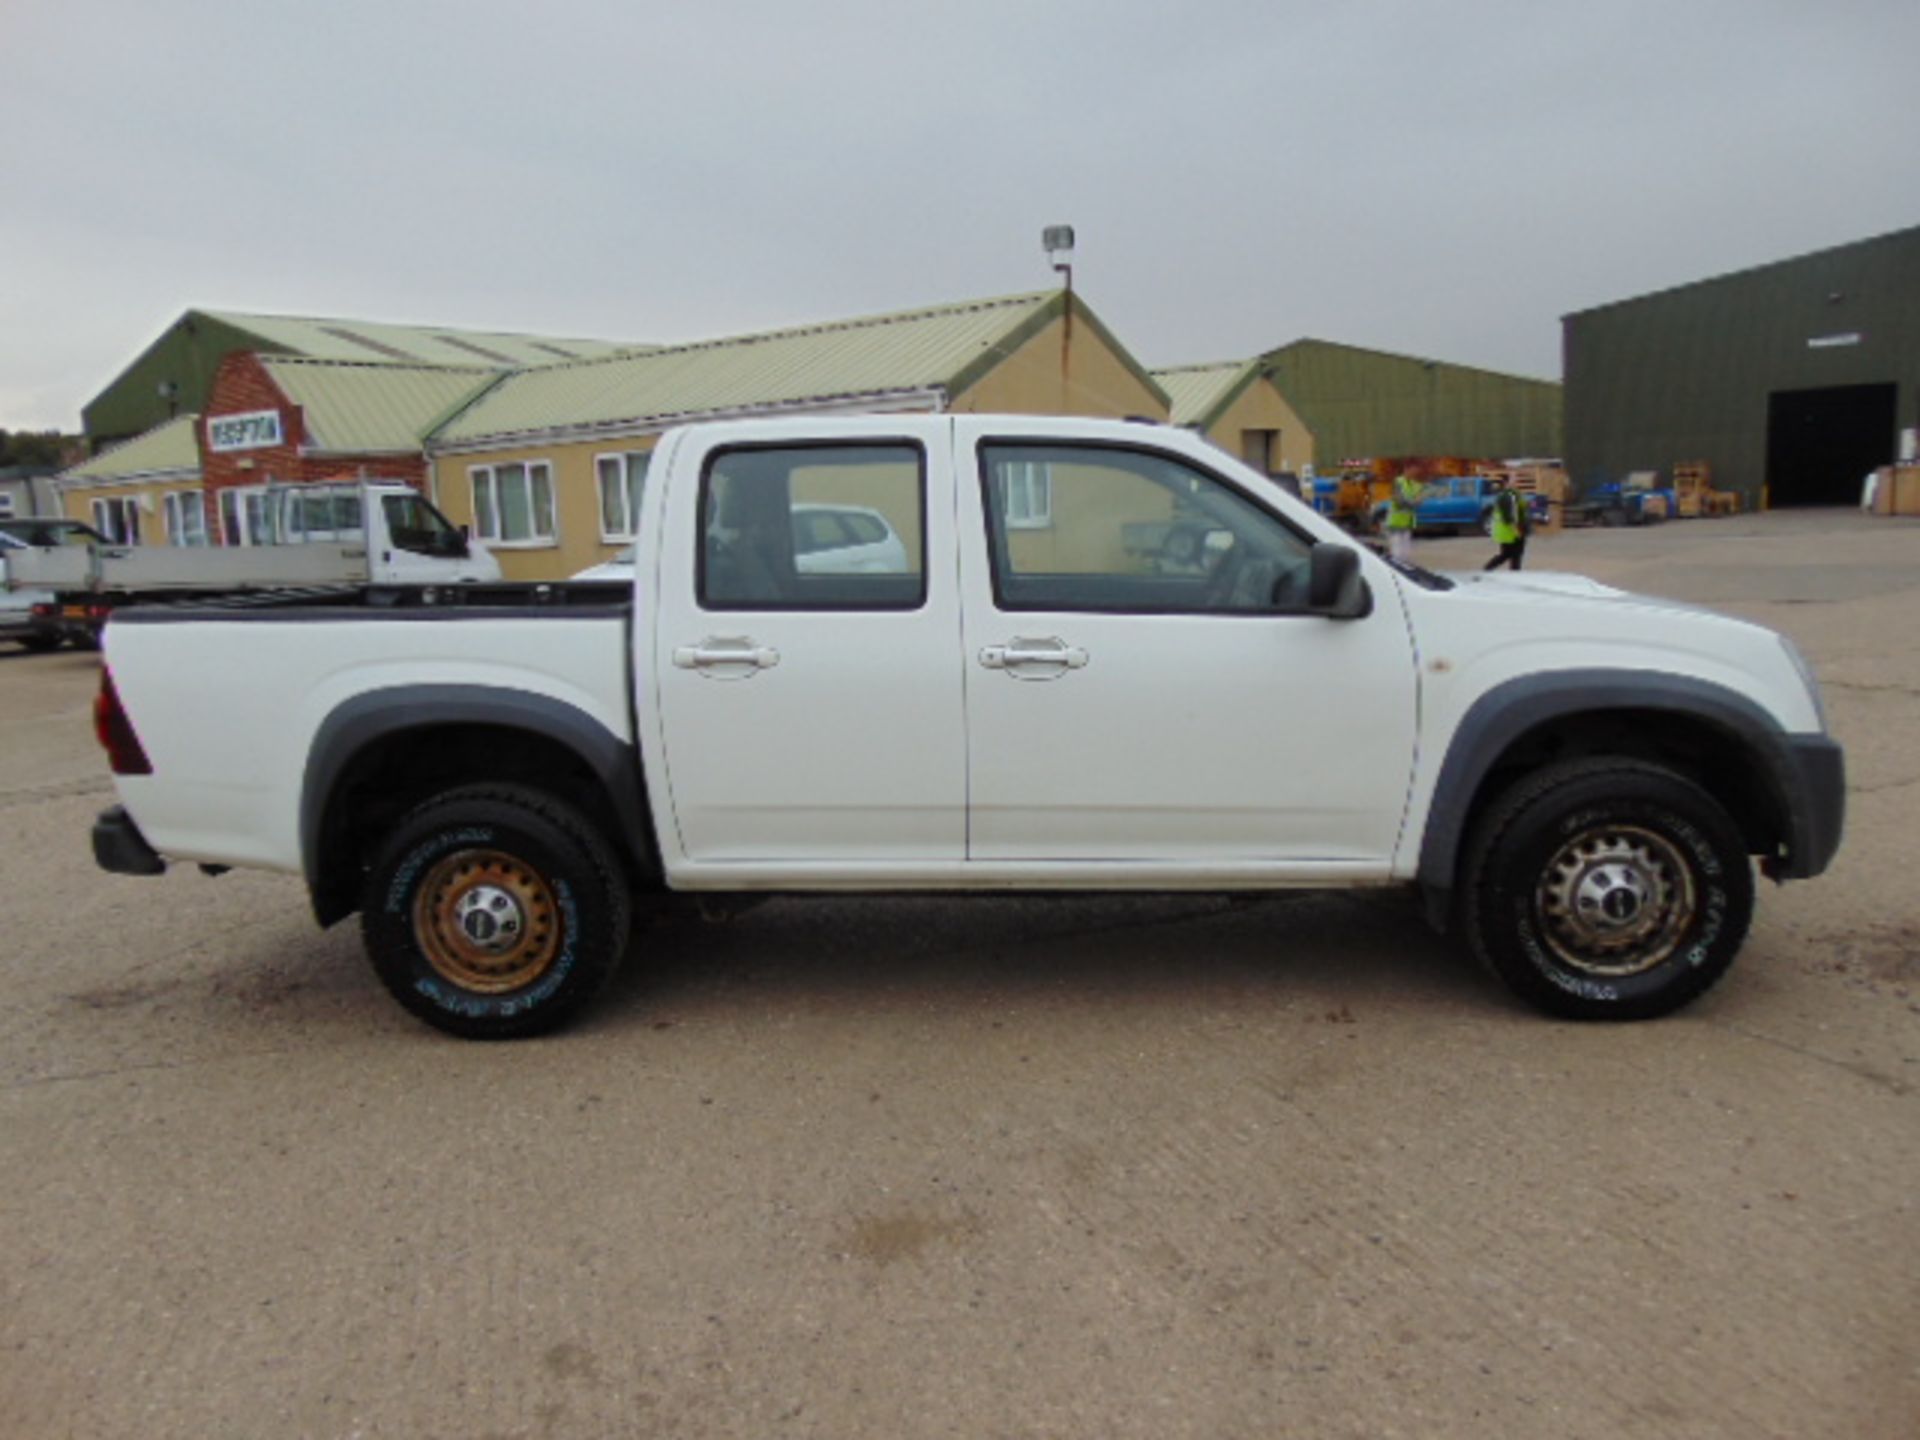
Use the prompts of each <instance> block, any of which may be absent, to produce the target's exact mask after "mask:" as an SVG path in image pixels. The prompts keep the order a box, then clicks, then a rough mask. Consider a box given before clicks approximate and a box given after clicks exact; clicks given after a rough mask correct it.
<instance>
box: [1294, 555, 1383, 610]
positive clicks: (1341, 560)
mask: <svg viewBox="0 0 1920 1440" xmlns="http://www.w3.org/2000/svg"><path fill="white" fill-rule="evenodd" d="M1308 566H1309V568H1308V571H1307V613H1308V614H1310V615H1325V616H1327V617H1328V618H1329V619H1332V620H1358V619H1360V618H1361V617H1362V616H1363V615H1367V614H1369V613H1371V612H1372V610H1373V593H1372V592H1371V591H1370V590H1368V589H1367V582H1366V581H1365V580H1363V579H1362V578H1361V576H1360V552H1359V551H1357V550H1355V549H1354V548H1353V547H1352V546H1351V545H1340V544H1336V543H1334V542H1332V541H1329V540H1322V541H1320V542H1319V543H1318V544H1316V545H1315V546H1314V547H1313V549H1312V551H1311V552H1309V554H1308Z"/></svg>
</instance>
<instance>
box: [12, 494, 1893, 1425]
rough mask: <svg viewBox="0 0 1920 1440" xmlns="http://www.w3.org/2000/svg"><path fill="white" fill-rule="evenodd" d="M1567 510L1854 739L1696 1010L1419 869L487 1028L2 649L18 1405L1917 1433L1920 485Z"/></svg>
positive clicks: (99, 1415) (661, 956)
mask: <svg viewBox="0 0 1920 1440" xmlns="http://www.w3.org/2000/svg"><path fill="white" fill-rule="evenodd" d="M1420 551H1421V558H1423V559H1426V560H1427V561H1429V562H1430V563H1434V564H1436V565H1439V566H1442V567H1445V566H1450V565H1462V564H1467V563H1475V562H1477V561H1478V560H1479V559H1480V558H1482V557H1483V556H1484V555H1486V554H1487V553H1488V546H1487V545H1486V544H1485V543H1484V542H1479V541H1466V540H1462V541H1443V542H1434V543H1427V542H1422V544H1421V546H1420ZM1534 552H1535V553H1534V555H1533V557H1532V559H1533V560H1534V562H1535V563H1536V564H1537V565H1540V566H1542V567H1544V568H1563V569H1570V570H1578V571H1583V572H1586V573H1589V574H1592V575H1596V576H1598V577H1600V578H1602V579H1606V580H1610V581H1616V582H1619V583H1622V584H1626V585H1630V586H1634V587H1637V588H1642V589H1646V590H1650V591H1654V592H1657V593H1663V594H1667V595H1673V596H1679V597H1683V598H1687V599H1694V600H1699V601H1702V602H1705V603H1708V604H1712V605H1716V606H1720V607H1723V608H1725V609H1728V610H1731V611H1735V612H1738V613H1740V614H1743V615H1748V616H1751V617H1754V618H1756V619H1759V620H1762V621H1765V622H1766V623H1768V624H1771V625H1775V626H1778V627H1780V628H1782V629H1784V630H1786V631H1788V632H1789V633H1790V634H1792V635H1793V636H1794V637H1795V638H1796V639H1797V640H1798V641H1799V642H1800V643H1801V644H1802V645H1803V646H1804V647H1805V649H1806V650H1807V652H1808V653H1809V654H1810V655H1811V656H1812V658H1813V660H1814V663H1815V665H1816V666H1817V668H1818V669H1819V671H1820V673H1821V675H1822V678H1823V679H1824V681H1825V684H1826V691H1827V697H1828V702H1829V706H1830V709H1831V713H1832V721H1833V727H1834V729H1835V730H1836V732H1837V733H1838V734H1839V736H1840V737H1841V739H1842V740H1844V741H1845V743H1846V744H1847V746H1848V751H1849V763H1850V768H1851V780H1852V785H1853V794H1852V797H1851V807H1852V808H1851V812H1850V815H1849V822H1848V835H1847V842H1846V846H1845V848H1844V850H1843V851H1842V853H1841V856H1840V859H1839V861H1838V863H1837V865H1836V866H1835V868H1834V869H1833V871H1832V872H1831V873H1830V874H1829V875H1828V876H1826V877H1825V878H1823V879H1821V880H1818V881H1815V882H1812V883H1807V884H1799V885H1793V886H1789V887H1786V888H1780V889H1776V888H1774V887H1770V886H1769V887H1765V889H1764V893H1763V895H1762V899H1761V908H1760V914H1759V918H1758V922H1757V925H1756V928H1755V931H1754V934H1753V937H1752V939H1751V941H1750V942H1749V944H1748V946H1747V949H1746V951H1745V953H1744V954H1743V955H1742V957H1741V959H1740V961H1739V962H1738V963H1737V964H1736V965H1735V967H1734V969H1733V971H1732V973H1731V974H1730V975H1729V976H1728V978H1727V979H1726V980H1725V981H1724V982H1723V983H1722V984H1721V985H1720V987H1719V988H1717V989H1716V990H1715V991H1713V992H1712V993H1710V994H1709V995H1708V996H1707V997H1706V998H1705V999H1704V1000H1703V1001H1701V1002H1700V1003H1698V1004H1697V1005H1695V1006H1694V1007H1692V1008H1691V1009H1690V1010H1688V1011H1687V1012H1685V1013H1683V1014H1681V1015H1679V1016H1676V1017H1673V1018H1671V1019H1668V1020H1665V1021H1661V1022H1655V1023H1648V1024H1641V1025H1633V1026H1618V1027H1594V1026H1580V1025H1571V1024H1561V1023H1556V1022H1552V1021H1548V1020H1544V1019H1541V1018H1539V1017H1538V1016H1536V1015H1534V1014H1532V1013H1530V1012H1527V1011H1525V1010H1523V1009H1521V1008H1520V1007H1519V1006H1518V1005H1517V1004H1516V1003H1514V1002H1513V1001H1511V1000H1509V999H1508V998H1507V997H1506V995H1505V994H1504V993H1503V992H1502V991H1501V990H1500V989H1498V988H1497V987H1496V986H1495V985H1494V984H1493V983H1492V982H1490V981H1488V980H1486V979H1484V978H1482V977H1481V976H1480V975H1479V974H1477V973H1476V972H1475V971H1474V970H1473V969H1472V968H1471V967H1469V966H1468V965H1466V964H1465V963H1463V962H1461V961H1459V960H1458V959H1457V958H1456V957H1455V955H1454V953H1453V952H1452V951H1451V950H1450V949H1449V948H1448V947H1447V946H1446V945H1445V944H1444V943H1442V942H1441V941H1439V940H1436V939H1435V938H1434V937H1433V936H1432V935H1430V934H1429V933H1428V932H1427V931H1426V930H1425V929H1424V928H1423V927H1422V926H1421V924H1420V923H1419V921H1418V919H1417V918H1416V916H1415V915H1414V914H1413V912H1412V911H1411V909H1410V908H1409V907H1408V906H1407V905H1406V904H1405V903H1404V902H1402V901H1401V900H1399V899H1398V898H1382V897H1380V896H1377V895H1376V896H1373V897H1370V898H1352V897H1297V898H1278V899H1272V900H1262V901H1258V902H1254V903H1244V904H1242V903H1232V902H1228V901H1224V900H1219V899H1213V898H1204V897H1202V898H1193V897H1188V898H1175V899H1158V898H1140V899H1091V900H1079V901H1050V902H1038V901H1023V900H983V901H974V902H962V901H952V902H948V901H926V900H911V901H909V900H833V901H815V902H805V903H802V902H785V901H783V902H778V903H774V904H770V905H768V906H766V907H764V908H762V909H760V910H757V911H754V912H752V913H751V914H748V915H746V916H744V917H742V918H740V919H739V920H737V921H735V922H734V923H732V924H731V925H728V926H725V927H706V926H702V925H700V924H698V923H697V922H673V923H670V924H666V925H663V926H661V927H658V928H656V929H655V930H653V931H651V932H649V933H648V935H647V936H646V938H645V940H644V942H643V945H642V948H641V950H640V951H639V952H638V954H637V956H636V962H635V963H634V964H633V965H632V966H631V967H630V970H629V972H628V973H627V974H626V975H625V976H623V978H622V979H621V981H619V982H618V983H617V984H616V987H615V989H614V990H613V992H612V993H610V994H609V995H608V996H607V997H606V998H605V999H604V1000H603V1002H602V1003H601V1005H600V1007H599V1008H598V1009H597V1010H596V1011H595V1012H594V1013H593V1014H592V1015H591V1016H590V1017H589V1018H588V1020H587V1021H586V1022H585V1023H584V1024H582V1025H581V1026H579V1027H578V1028H576V1029H574V1030H573V1031H571V1032H569V1033H566V1034H564V1035H561V1036H556V1037H553V1038H551V1039H547V1040H541V1041H536V1042H530V1043H524V1044H516V1045H495V1046H486V1045H473V1044H463V1043H461V1042H458V1041H454V1040H450V1039H446V1038H444V1037H442V1036H440V1035H438V1034H436V1033H434V1032H432V1031H429V1030H427V1029H424V1028H422V1027H421V1026H419V1025H417V1024H416V1023H414V1022H413V1021H411V1020H409V1019H408V1018H406V1017H405V1016H404V1015H403V1014H401V1012H400V1011H399V1010H398V1009H397V1008H396V1007H395V1006H394V1005H393V1004H392V1003H391V1002H390V1001H389V1000H388V998H387V997H386V995H385V993H384V992H383V991H381V990H380V989H379V987H378V985H377V984H376V982H375V981H374V979H373V976H372V974H371V972H370V971H369V969H368V967H367V965H366V964H365V963H364V961H363V960H362V958H361V956H360V953H359V948H358V943H357V938H356V933H355V929H354V927H353V926H351V925H348V926H342V927H339V928H337V929H335V930H333V931H330V932H326V933H321V932H318V931H316V930H315V929H314V927H313V925H312V923H311V921H310V920H309V919H308V917H307V914H306V908H305V903H304V899H303V895H302V892H301V887H300V885H299V884H298V882H297V881H294V880H291V879H286V878H280V877H273V876H264V875H247V874H240V873H235V874H232V875H228V876H226V877H224V878H221V879H217V880H215V879H208V878H206V877H204V876H202V875H200V874H198V873H195V872H194V871H192V870H191V869H188V870H186V871H184V872H175V873H170V874H169V875H167V876H166V877H165V878H163V879H159V880H139V879H128V878H115V877H109V876H105V875H102V874H100V873H98V872H96V871H95V870H94V869H93V867H92V864H91V861H90V859H89V857H88V854H87V850H86V829H87V826H88V823H89V822H90V820H91V818H92V816H93V814H94V812H95V811H96V810H97V809H99V808H100V807H101V806H103V805H104V804H106V803H108V802H109V798H110V797H109V786H108V783H107V780H106V778H105V776H104V773H103V764H102V761H101V758H100V756H99V754H98V752H97V751H96V749H95V748H94V743H93V739H92V736H91V734H90V730H89V725H88V718H87V707H88V703H89V700H90V697H91V695H92V692H93V689H94V686H95V684H96V683H97V679H96V674H97V672H96V662H95V659H94V657H92V656H87V655H78V654H60V655H55V656H47V657H39V656H28V655H24V654H13V653H8V654H5V655H0V736H3V737H4V743H3V745H0V876H4V890H3V891H0V910H3V911H4V916H5V925H4V930H3V933H4V937H5V942H6V943H5V945H4V949H3V950H0V978H3V979H4V984H5V987H6V993H7V995H8V997H9V1003H8V1004H7V1005H6V1006H5V1008H4V1010H0V1173H3V1174H4V1176H5V1189H4V1195H5V1201H4V1205H3V1206H0V1217H3V1219H4V1223H3V1224H0V1435H5V1436H7V1437H14V1436H18V1437H23V1440H40V1437H48V1440H52V1437H68V1436H71V1437H85V1440H112V1437H139V1440H159V1437H171V1436H186V1437H195V1440H212V1437H228V1436H231V1437H247V1440H258V1437H264V1436H275V1437H278V1436H289V1437H291V1436H299V1437H351V1436H398V1437H436V1436H444V1437H449V1440H452V1437H459V1440H482V1437H526V1440H534V1437H573V1436H593V1437H601V1436H654V1435H658V1436H673V1437H694V1436H755V1437H771V1436H820V1437H848V1436H885V1437H902V1436H934V1435H951V1436H962V1437H1016V1436H1018V1437H1067V1436H1073V1437H1081V1436H1085V1437H1101V1440H1117V1437H1134V1436H1139V1437H1153V1440H1170V1437H1188V1436H1191V1437H1207V1440H1219V1437H1234V1436H1246V1437H1272V1436H1279V1435H1300V1436H1314V1437H1342V1436H1354V1437H1359V1436H1368V1437H1382V1436H1409V1437H1413V1436H1418V1437H1431V1436H1471V1437H1486V1436H1527V1437H1541V1436H1594V1437H1610V1440H1617V1437H1631V1436H1728V1437H1734V1436H1738V1437H1760V1436H1779V1437H1793V1440H1807V1437H1814V1436H1836V1437H1841V1436H1844V1437H1850V1440H1861V1437H1888V1440H1894V1437H1909V1436H1912V1435H1915V1434H1920V1369H1917V1368H1916V1362H1917V1361H1920V1344H1916V1341H1915V1336H1916V1335H1920V1229H1917V1228H1916V1220H1917V1219H1920V1216H1916V1202H1915V1191H1916V1185H1917V1184H1920V1097H1917V1096H1916V1087H1917V1086H1920V899H1917V898H1916V895H1915V887H1914V884H1913V875H1914V873H1915V872H1914V868H1913V867H1914V864H1915V858H1916V855H1920V815H1917V814H1916V810H1915V802H1916V800H1917V799H1920V750H1916V746H1915V738H1916V736H1917V735H1920V624H1916V623H1915V619H1914V617H1915V615H1916V613H1920V608H1917V607H1920V595H1916V591H1920V528H1916V527H1915V526H1913V525H1911V524H1905V523H1902V522H1897V521H1870V520H1866V519H1863V518H1861V517H1858V516H1855V515H1851V514H1845V513H1818V514H1786V515H1776V516H1767V517H1764V518H1756V519H1742V520H1731V521H1719V522H1707V521H1695V522H1687V523H1682V524H1672V525H1667V526H1664V527H1658V528H1654V529H1651V530H1647V531H1594V532H1579V533H1574V534H1569V535H1567V536H1564V537H1545V538H1542V539H1540V540H1538V541H1536V543H1535V546H1534Z"/></svg>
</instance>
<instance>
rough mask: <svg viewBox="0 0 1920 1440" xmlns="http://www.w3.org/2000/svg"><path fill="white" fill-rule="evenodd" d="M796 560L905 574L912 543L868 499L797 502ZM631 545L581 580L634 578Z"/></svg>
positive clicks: (801, 566) (805, 566)
mask: <svg viewBox="0 0 1920 1440" xmlns="http://www.w3.org/2000/svg"><path fill="white" fill-rule="evenodd" d="M792 514H793V564H794V568H795V569H796V570H798V571H799V572H800V573H801V574H802V575H904V574H906V573H907V571H908V568H909V567H908V564H907V547H906V546H905V545H904V544H903V543H902V542H901V539H900V535H899V532H898V531H896V530H895V529H894V528H893V525H892V522H890V521H889V520H888V519H887V517H886V516H884V515H882V514H881V513H880V512H879V511H878V510H874V509H872V508H870V507H868V506H865V505H818V504H810V503H806V502H801V503H798V504H795V505H794V506H792ZM633 550H634V547H633V546H631V545H629V546H627V547H626V549H624V550H622V551H620V552H619V553H618V554H617V555H615V556H614V557H613V558H612V559H611V560H603V561H602V562H601V563H600V564H598V565H591V566H588V567H587V568H586V569H585V570H582V571H581V572H580V573H579V574H577V575H575V576H574V577H573V578H574V579H575V580H631V579H633Z"/></svg>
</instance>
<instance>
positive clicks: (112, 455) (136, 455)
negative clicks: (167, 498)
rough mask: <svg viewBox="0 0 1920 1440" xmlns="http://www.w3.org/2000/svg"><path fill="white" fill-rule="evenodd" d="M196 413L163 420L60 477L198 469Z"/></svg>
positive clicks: (135, 475) (123, 477) (191, 471)
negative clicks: (141, 433) (195, 430)
mask: <svg viewBox="0 0 1920 1440" xmlns="http://www.w3.org/2000/svg"><path fill="white" fill-rule="evenodd" d="M199 421H200V417H199V416H198V415H177V416H175V417H174V418H173V419H171V420H163V421H161V422H160V423H159V424H158V425H156V426H154V427H153V428H152V429H151V430H149V431H147V432H146V433H145V434H143V435H136V436H134V437H133V439H131V440H128V441H125V442H124V443H122V444H119V445H115V446H114V447H113V448H112V449H110V450H105V451H102V452H101V453H100V454H98V455H96V456H94V457H93V458H92V459H91V460H87V461H84V462H82V463H81V464H79V465H75V466H74V467H73V468H72V469H71V470H67V471H64V472H63V473H62V474H61V476H60V479H62V480H133V479H137V478H139V477H141V476H145V475H173V474H189V475H198V474H199V473H200V442H199V440H198V439H197V438H196V436H195V433H194V427H195V426H196V425H198V423H199Z"/></svg>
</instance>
